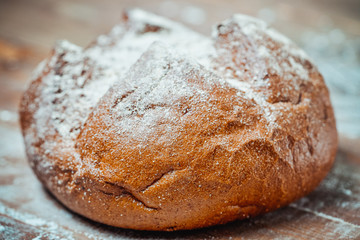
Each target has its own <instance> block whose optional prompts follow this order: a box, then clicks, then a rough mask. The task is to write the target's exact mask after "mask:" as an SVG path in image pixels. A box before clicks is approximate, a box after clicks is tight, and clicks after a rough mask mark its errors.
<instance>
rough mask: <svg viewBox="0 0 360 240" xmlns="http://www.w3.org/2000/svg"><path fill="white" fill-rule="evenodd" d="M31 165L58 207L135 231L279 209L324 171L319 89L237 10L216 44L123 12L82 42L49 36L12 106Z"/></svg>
mask: <svg viewBox="0 0 360 240" xmlns="http://www.w3.org/2000/svg"><path fill="white" fill-rule="evenodd" d="M20 115H21V126H22V130H23V135H24V139H25V144H26V152H27V156H28V158H29V162H30V165H31V166H32V168H33V169H34V171H35V173H36V175H37V176H38V178H39V179H40V180H41V182H42V183H43V184H44V185H45V186H46V187H47V188H48V189H49V190H50V192H52V193H53V194H54V195H55V196H56V197H57V198H58V199H59V200H60V201H61V202H62V203H63V204H64V205H65V206H67V207H68V208H70V209H71V210H73V211H75V212H77V213H79V214H81V215H84V216H86V217H88V218H90V219H92V220H95V221H99V222H102V223H105V224H109V225H112V226H117V227H123V228H132V229H140V230H169V231H170V230H180V229H193V228H198V227H206V226H211V225H215V224H220V223H226V222H228V221H232V220H235V219H242V218H246V217H249V216H255V215H258V214H261V213H265V212H268V211H270V210H273V209H276V208H279V207H281V206H284V205H286V204H288V203H290V202H292V201H294V200H296V199H298V198H300V197H302V196H304V195H305V194H307V193H309V192H310V191H311V190H313V189H314V188H315V187H316V186H317V185H318V184H319V182H320V181H321V180H322V179H323V178H324V176H325V175H326V173H327V172H328V171H329V169H330V167H331V165H332V163H333V160H334V157H335V152H336V147H337V135H336V127H335V119H334V114H333V110H332V107H331V103H330V100H329V94H328V91H327V88H326V86H325V84H324V81H323V79H322V76H321V75H320V73H319V72H318V70H317V69H316V67H315V66H313V64H312V63H311V60H310V59H309V58H308V57H307V56H306V54H305V53H304V52H303V51H302V50H300V49H299V48H298V47H297V46H295V45H294V44H293V43H292V42H291V41H290V40H288V39H287V38H285V37H284V36H282V35H281V34H279V33H277V32H276V31H275V30H273V29H271V28H269V27H268V26H267V25H266V24H265V23H264V22H262V21H260V20H257V19H254V18H250V17H247V16H243V15H235V16H233V17H232V18H230V19H228V20H226V21H224V22H222V23H221V24H219V25H218V26H217V27H216V28H214V34H213V38H207V37H205V36H202V35H200V34H198V33H195V32H193V31H191V30H188V29H187V28H185V27H183V26H181V25H180V24H177V23H174V22H172V21H170V20H167V19H164V18H161V17H158V16H155V15H153V14H150V13H146V12H144V11H142V10H137V9H135V10H132V11H129V12H127V13H126V14H125V15H124V18H123V22H122V23H120V24H119V25H117V26H115V27H114V28H113V30H112V31H111V32H110V33H109V34H108V35H102V36H100V37H98V38H97V40H96V41H95V42H93V43H92V44H90V45H89V47H87V48H84V49H82V48H80V47H78V46H75V45H73V44H71V43H69V42H67V41H61V42H58V44H57V45H56V46H55V48H54V50H53V52H52V55H51V56H50V57H49V58H48V59H46V60H45V61H44V62H42V63H41V64H40V65H39V67H38V69H37V70H36V71H35V73H34V76H33V78H32V83H31V85H30V86H29V88H28V90H27V91H26V92H25V94H24V97H23V99H22V102H21V107H20Z"/></svg>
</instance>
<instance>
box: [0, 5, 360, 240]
mask: <svg viewBox="0 0 360 240" xmlns="http://www.w3.org/2000/svg"><path fill="white" fill-rule="evenodd" d="M133 7H139V8H143V9H145V10H148V11H151V12H153V13H157V14H159V15H162V16H165V17H168V18H170V19H173V20H177V21H180V22H181V23H183V24H185V25H187V26H188V27H190V28H192V29H194V30H197V31H199V32H201V33H203V34H206V35H209V34H211V27H212V25H213V24H215V23H217V22H219V21H221V20H224V19H226V18H228V17H229V16H231V15H232V14H234V13H243V14H248V15H251V16H254V17H258V18H261V19H263V20H264V21H266V22H268V23H269V24H270V25H272V26H273V27H274V28H276V29H277V30H279V31H280V32H282V33H283V34H285V35H286V36H288V37H289V38H290V39H292V40H293V41H294V42H296V43H297V44H298V45H299V46H300V47H302V48H303V49H304V50H305V51H306V52H307V53H308V54H309V55H310V56H311V57H312V58H313V59H314V62H315V63H316V64H317V65H318V67H319V69H320V72H321V73H322V74H323V75H324V77H325V80H326V82H327V84H328V87H329V89H330V92H331V98H332V103H333V106H334V109H335V114H336V119H337V126H338V131H339V136H340V148H339V153H338V156H337V163H336V165H335V167H334V169H333V171H332V173H331V174H330V177H328V178H327V180H325V182H324V183H323V184H322V185H321V186H320V187H319V189H318V190H317V192H315V193H313V195H310V197H309V198H304V199H305V200H304V199H302V200H301V201H302V202H301V201H300V202H298V203H297V204H296V205H294V206H296V208H297V209H302V210H301V211H303V213H302V214H303V215H301V217H304V218H305V217H306V212H308V213H309V212H310V213H313V214H312V215H314V212H315V213H320V215H321V214H323V215H324V214H325V216H328V217H327V218H326V217H325V218H321V219H317V220H316V219H315V218H310V217H309V218H308V219H307V218H306V219H307V221H309V223H310V222H311V224H315V225H314V226H315V228H317V230H316V231H315V232H313V234H315V235H316V234H318V237H319V239H324V238H322V237H321V236H324V237H325V236H328V235H326V234H329V232H331V231H333V229H334V228H335V229H336V228H337V227H338V228H339V229H340V230H341V231H342V229H343V228H344V229H345V230H344V231H345V232H341V231H340V230H339V229H338V230H336V231H340V232H341V233H342V234H343V235H341V234H340V235H336V234H335V235H333V236H334V238H331V236H330V235H329V236H330V237H329V236H328V237H329V238H327V237H326V239H337V238H338V237H339V236H340V238H339V239H341V236H343V237H346V239H351V238H352V237H354V236H355V238H356V236H358V237H360V235H356V234H355V235H351V234H352V233H353V232H357V233H359V232H360V226H359V225H360V204H359V202H360V187H359V185H360V1H359V0H302V1H298V0H288V1H280V0H250V1H246V0H222V1H220V0H218V1H216V0H194V1H189V0H183V1H174V0H165V1H163V0H148V1H134V0H121V1H120V0H104V1H99V0H74V1H71V0H61V1H56V0H0V203H3V204H5V206H12V207H13V208H14V209H17V210H19V212H20V213H19V214H22V213H23V212H24V209H25V207H24V206H26V204H25V203H24V198H25V199H26V198H27V200H26V203H27V204H28V208H27V209H29V208H31V209H34V210H33V214H35V215H37V216H39V212H40V208H41V209H42V208H44V207H46V209H47V210H46V211H44V210H41V211H42V212H41V214H40V215H41V217H43V218H44V219H51V220H52V221H55V222H57V221H63V219H64V218H65V219H68V220H69V219H70V218H71V219H72V218H73V216H72V215H71V217H70V216H69V215H68V213H67V211H63V209H62V208H61V207H59V206H58V205H59V204H58V203H56V202H55V203H54V202H52V203H47V202H44V201H43V200H42V199H43V198H41V197H30V196H25V195H26V193H30V194H31V193H32V192H36V194H38V195H41V194H44V193H41V191H42V190H41V187H39V185H36V184H37V182H36V180H35V178H34V176H33V175H32V173H31V171H30V170H29V168H28V167H27V164H26V158H25V156H24V149H23V142H22V138H21V135H20V131H19V126H18V114H17V108H18V104H19V99H20V96H21V93H22V92H23V91H24V89H25V88H26V86H27V83H28V80H29V76H30V74H31V71H32V70H33V69H34V68H35V66H36V65H37V64H38V63H39V62H40V61H41V60H42V59H43V58H45V57H46V56H47V55H48V54H49V52H50V50H51V48H52V46H53V45H54V43H55V41H56V40H58V39H67V40H69V41H71V42H73V43H75V44H78V45H80V46H86V45H87V44H89V43H90V42H91V41H92V40H94V39H95V37H96V36H98V35H99V34H102V33H106V32H108V31H109V30H110V29H111V28H112V27H113V26H114V25H115V24H116V23H117V22H119V21H120V18H121V15H122V12H123V11H124V10H125V9H126V8H133ZM23 176H26V182H25V180H22V179H21V178H20V177H23ZM29 179H30V180H29ZM31 179H32V180H31ZM31 181H33V182H36V184H35V183H34V184H32V183H31V184H30V183H28V182H31ZM24 186H26V187H27V188H28V189H27V190H23V189H24ZM39 189H40V190H39ZM19 191H24V195H22V196H20V195H19V193H18V192H19ZM36 194H35V195H36ZM41 196H42V195H41ZM42 197H43V196H42ZM47 199H49V197H48V198H47ZM50 199H51V198H50ZM306 199H307V200H306ZM312 201H315V202H317V204H315V203H314V204H315V205H311V202H312ZM10 203H11V204H10ZM24 204H25V205H24ZM51 204H53V205H51ZM38 205H39V206H40V205H41V207H39V206H38ZM20 206H21V207H20ZM54 206H57V208H56V209H57V210H56V211H55V210H54V209H53V207H54ZM1 209H2V208H1V205H0V239H2V238H1V236H5V235H2V234H1V233H3V234H4V233H7V234H10V235H9V236H12V237H13V236H15V233H16V232H20V233H21V232H22V231H20V230H19V229H21V228H20V225H16V223H13V225H11V224H10V223H11V221H12V218H14V219H17V220H16V221H18V220H19V219H18V218H16V217H14V216H15V215H16V214H15V215H14V214H10V213H8V214H5V213H4V212H6V211H5V210H1ZM6 209H7V208H6ZM59 209H60V210H59ZM26 211H27V210H26ZM26 211H25V212H26ZM284 211H285V212H286V211H288V210H284ZM289 211H290V210H289ZM299 211H300V210H299ZM278 212H279V211H278ZM280 212H281V211H280ZM283 213H284V212H283ZM56 214H57V215H58V216H59V217H58V218H54V215H56ZM276 214H277V213H275V215H267V216H270V218H274V219H278V221H280V225H279V226H280V227H279V228H276V229H277V231H278V232H279V231H280V232H281V230H279V229H282V227H284V226H283V225H281V224H283V220H284V219H285V220H284V221H288V222H289V223H288V224H289V226H291V227H293V229H292V230H289V229H290V228H291V227H289V226H287V225H286V226H287V227H288V231H290V232H291V231H295V233H296V232H297V230H295V229H296V228H299V229H301V226H303V230H304V229H305V230H306V229H307V231H309V229H310V228H308V225H301V224H304V223H300V222H294V221H295V220H294V219H298V218H299V216H298V215H297V214H300V213H294V212H293V211H292V212H291V211H290V212H289V213H287V212H286V214H287V215H286V214H285V218H284V217H282V215H281V213H280V215H279V214H278V215H276ZM50 215H51V216H52V217H50ZM315 215H316V214H315ZM318 215H319V214H318ZM2 216H3V217H4V216H5V219H6V221H8V223H7V225H6V223H5V220H1V219H2V218H1V217H2ZM46 216H47V217H46ZM24 218H26V217H24ZM332 218H334V219H335V220H334V219H332ZM267 219H269V217H267ZM309 219H310V220H311V221H310V220H309ZM323 219H328V220H327V221H329V222H326V221H325V220H323ZM331 219H332V220H331ZM292 220H294V221H293V222H291V221H292ZM256 221H258V222H259V221H260V223H256ZM266 221H267V220H266V217H265V218H260V220H259V219H258V220H254V221H252V220H251V221H249V222H246V223H242V225H241V224H240V225H230V226H232V228H236V229H238V230H237V232H236V233H239V231H240V232H242V233H243V232H244V231H245V232H246V231H247V230H248V231H251V229H255V230H256V229H259V228H260V229H262V230H261V231H265V230H263V227H264V225H266ZM322 221H325V222H323V225H321V223H322ZM341 221H343V222H341ZM9 222H10V223H9ZM25 222H26V221H25ZM69 222H70V223H74V220H72V221H70V220H69ZM75 222H76V223H77V224H79V226H80V225H81V224H83V225H84V224H85V227H84V226H82V229H83V230H84V231H90V230H89V229H88V225H89V224H90V223H88V222H86V220H83V219H81V218H79V217H77V218H76V219H75ZM79 222H81V224H80V223H79ZM84 222H85V223H84ZM344 222H345V223H344ZM33 223H34V222H33ZM35 223H36V221H35ZM332 223H334V224H335V223H337V224H338V225H336V224H335V225H331V224H332ZM347 223H349V224H347ZM86 224H87V225H86ZM291 224H292V225H291ZM316 224H318V225H316ZM319 224H320V225H319ZM329 224H330V225H329ZM5 225H6V226H8V228H7V230H6V231H5V230H3V232H2V228H1V226H5ZM30 225H31V226H30V227H33V226H35V229H33V230H31V231H34V232H33V233H34V234H35V235H34V236H38V235H36V231H38V228H41V226H42V225H41V224H37V225H36V224H30ZM90 225H91V224H90ZM9 226H13V228H11V227H9ZM39 226H40V227H39ZM91 226H93V225H91ZM228 226H229V225H228ZM316 226H318V227H316ZM329 226H330V227H329ZM27 227H29V226H27ZM258 227H259V228H258ZM59 228H60V226H59ZM97 228H100V229H102V230H101V231H102V232H107V233H108V234H110V235H106V236H112V235H111V234H112V230H111V229H109V228H106V229H105V230H104V228H102V227H98V226H97ZM232 228H231V229H229V227H225V228H220V230H219V229H217V230H216V231H215V230H211V231H209V232H212V233H209V234H210V235H203V234H204V233H203V232H201V231H200V232H197V233H196V234H197V235H196V234H195V236H198V237H199V238H202V237H203V236H207V237H214V236H215V237H219V236H220V235H219V232H220V233H222V234H225V235H224V236H227V237H232V236H234V235H233V234H234V231H233V229H232ZM4 229H5V228H4ZM9 229H10V230H11V229H12V230H13V232H10V230H9ZM24 229H25V230H23V232H25V233H29V232H30V233H31V231H30V230H29V231H28V230H26V229H27V228H24ZM249 229H250V230H249ZM266 229H269V226H268V227H267V228H266ZM320 229H322V230H320ZM273 230H274V229H272V230H271V231H273ZM41 231H43V230H40V232H41ZM46 231H50V232H51V229H50V230H49V228H47V230H46ZM214 231H215V233H214ZM271 231H270V232H269V231H268V232H266V231H265V232H263V235H256V234H255V235H249V236H257V237H258V238H255V239H261V238H260V237H261V236H265V237H266V236H271ZM298 231H300V230H298ZM9 232H10V233H9ZM109 232H110V233H109ZM305 232H306V231H305ZM283 233H284V232H283ZM291 233H292V234H293V235H291V234H285V235H284V236H285V237H286V236H292V237H294V236H295V238H296V236H297V235H296V234H295V235H294V233H293V232H291ZM11 234H12V235H11ZM54 234H55V233H54ZM104 234H105V233H104ZM127 234H128V233H125V235H124V234H123V235H122V236H123V237H124V236H127V237H128V235H127ZM55 235H56V234H55ZM80 235H81V234H80ZM130 235H131V236H138V237H139V236H140V237H144V236H145V235H142V234H140V235H136V234H133V233H132V234H130ZM130 235H129V236H130ZM24 236H25V235H24ZM29 236H30V235H29ZM84 236H85V235H81V238H84V239H87V238H86V237H84ZM103 236H105V235H103ZM151 236H153V237H156V236H158V235H151ZM161 236H162V237H164V235H161ZM181 236H183V237H184V236H187V237H189V236H194V235H191V234H190V235H186V234H185V235H181ZM309 236H313V235H308V237H309ZM351 236H352V237H351ZM290 238H291V237H290ZM305 238H306V237H305ZM264 239H267V238H264ZM291 239H292V238H291Z"/></svg>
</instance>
